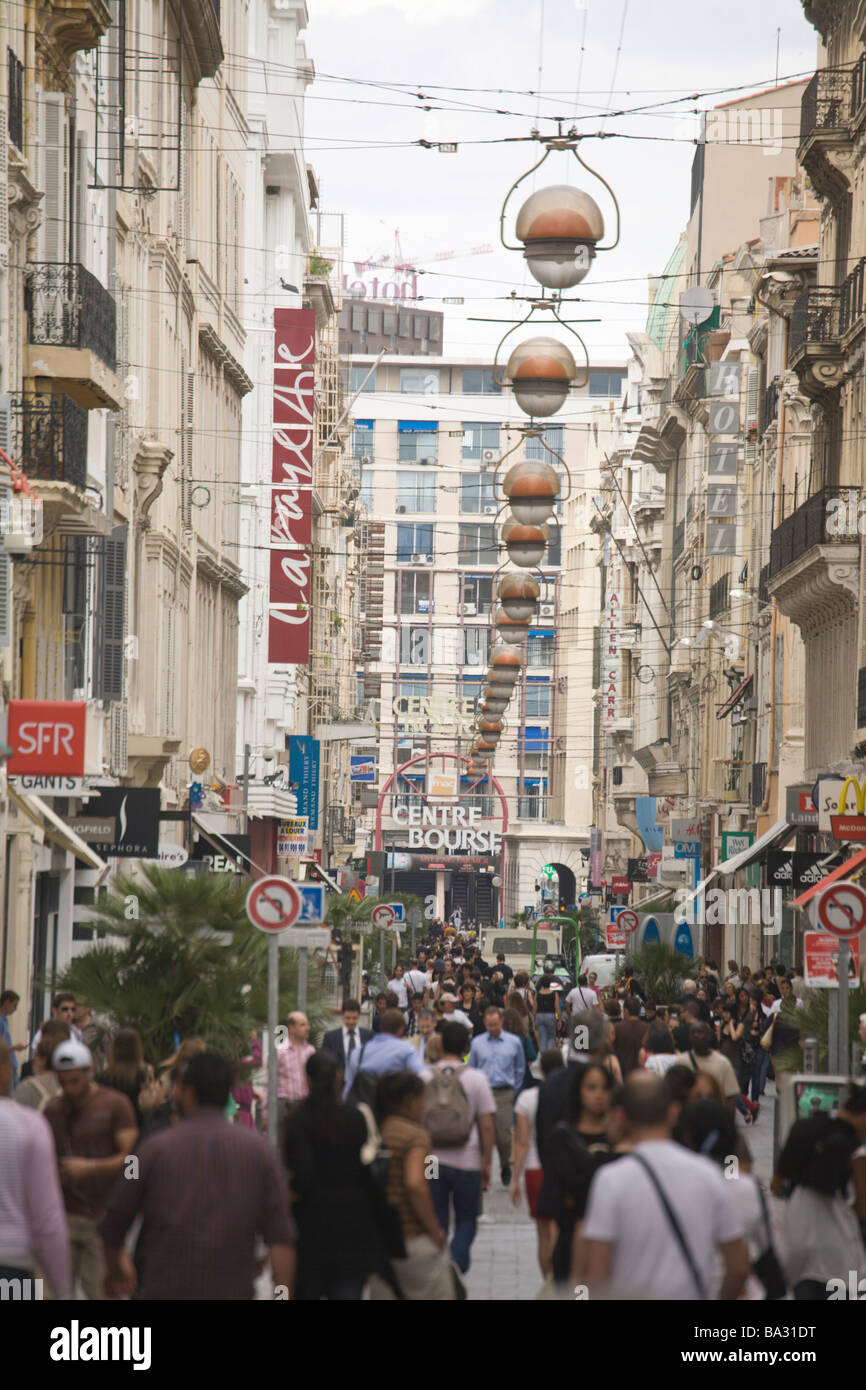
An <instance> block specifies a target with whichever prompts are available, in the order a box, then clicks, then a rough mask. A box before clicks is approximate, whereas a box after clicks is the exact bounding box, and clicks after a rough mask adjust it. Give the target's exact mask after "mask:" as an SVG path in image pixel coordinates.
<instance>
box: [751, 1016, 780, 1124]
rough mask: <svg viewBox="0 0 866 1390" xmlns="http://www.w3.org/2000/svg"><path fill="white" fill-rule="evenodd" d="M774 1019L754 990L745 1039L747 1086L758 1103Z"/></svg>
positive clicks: (765, 1076)
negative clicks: (748, 1057)
mask: <svg viewBox="0 0 866 1390" xmlns="http://www.w3.org/2000/svg"><path fill="white" fill-rule="evenodd" d="M775 1022H776V1020H775V1017H774V1016H773V1017H770V1016H769V1015H768V1014H767V1013H766V1011H765V1009H764V996H763V994H762V992H761V990H759V989H756V990H755V991H754V992H753V994H752V1008H751V1011H750V1013H749V1016H748V1019H747V1021H746V1030H745V1034H744V1036H745V1039H746V1042H747V1043H748V1045H749V1046H748V1048H746V1049H744V1051H748V1052H749V1053H750V1054H751V1073H750V1076H749V1084H750V1086H751V1091H752V1097H751V1098H752V1100H753V1101H754V1102H756V1103H760V1100H761V1096H762V1095H763V1094H764V1087H765V1086H766V1084H767V1073H768V1071H769V1070H770V1047H771V1045H772V1042H773V1028H774V1026H775ZM757 1115H758V1112H757V1110H756V1111H755V1114H754V1117H753V1118H755V1119H757Z"/></svg>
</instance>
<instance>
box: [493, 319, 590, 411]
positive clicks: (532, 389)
mask: <svg viewBox="0 0 866 1390" xmlns="http://www.w3.org/2000/svg"><path fill="white" fill-rule="evenodd" d="M505 375H506V377H507V378H508V380H509V381H510V382H511V389H512V390H513V392H514V399H515V400H516V401H517V404H518V405H519V406H520V409H521V410H523V411H525V413H526V414H527V415H531V416H532V417H533V418H535V417H540V418H544V417H545V416H547V415H555V414H556V412H557V410H559V408H560V406H561V405H562V404H563V403H564V401H565V398H566V396H567V395H568V390H569V387H570V386H571V383H572V382H573V381H574V379H575V377H576V376H577V367H576V366H575V362H574V358H573V357H572V355H571V353H570V352H569V350H568V348H567V347H566V346H565V344H564V343H561V342H559V340H558V339H557V338H528V339H527V341H526V342H525V343H521V344H520V345H519V347H516V348H515V349H514V351H513V352H512V354H511V356H510V357H509V359H508V365H507V366H506V368H505Z"/></svg>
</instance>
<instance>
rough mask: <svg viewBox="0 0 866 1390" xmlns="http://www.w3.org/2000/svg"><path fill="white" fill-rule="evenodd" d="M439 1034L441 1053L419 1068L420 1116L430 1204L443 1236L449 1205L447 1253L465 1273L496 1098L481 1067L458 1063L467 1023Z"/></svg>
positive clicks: (486, 1177)
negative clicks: (422, 1085)
mask: <svg viewBox="0 0 866 1390" xmlns="http://www.w3.org/2000/svg"><path fill="white" fill-rule="evenodd" d="M441 1039H442V1057H441V1058H440V1060H439V1061H438V1062H436V1063H435V1064H434V1065H433V1066H431V1067H428V1068H427V1069H426V1070H425V1071H424V1072H423V1077H424V1080H425V1081H426V1083H427V1087H426V1090H425V1093H424V1105H423V1110H422V1122H423V1124H424V1127H425V1129H426V1130H427V1132H428V1134H429V1135H430V1140H431V1143H432V1146H433V1147H432V1150H431V1157H432V1158H433V1160H434V1168H433V1177H432V1181H431V1184H430V1188H431V1196H432V1198H433V1207H434V1209H435V1211H436V1216H437V1219H438V1221H439V1224H440V1226H441V1227H442V1230H443V1231H444V1232H445V1234H446V1236H447V1234H448V1230H449V1227H450V1225H451V1216H452V1210H453V1217H454V1235H453V1236H452V1239H451V1247H450V1248H451V1258H452V1259H453V1261H454V1263H455V1264H456V1266H457V1268H458V1269H459V1270H460V1272H461V1274H465V1273H466V1271H467V1270H468V1268H469V1255H470V1250H471V1248H472V1242H473V1240H474V1239H475V1232H476V1229H477V1227H478V1217H479V1216H480V1215H481V1192H482V1189H486V1188H487V1187H488V1186H489V1185H490V1174H491V1167H492V1162H493V1141H494V1116H495V1115H496V1100H495V1097H494V1095H493V1092H492V1090H491V1089H490V1083H489V1081H488V1080H487V1077H486V1076H485V1075H484V1072H483V1071H481V1070H479V1069H476V1068H474V1067H468V1066H465V1065H464V1063H463V1058H464V1057H465V1056H466V1050H467V1048H468V1047H469V1030H468V1028H464V1027H463V1025H462V1023H445V1024H443V1027H442V1033H441Z"/></svg>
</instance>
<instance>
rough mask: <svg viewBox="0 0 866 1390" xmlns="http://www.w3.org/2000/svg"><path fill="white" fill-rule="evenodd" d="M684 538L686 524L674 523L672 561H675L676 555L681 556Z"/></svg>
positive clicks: (682, 522) (683, 522) (681, 522)
mask: <svg viewBox="0 0 866 1390" xmlns="http://www.w3.org/2000/svg"><path fill="white" fill-rule="evenodd" d="M685 538H686V523H685V521H678V522H677V523H676V525H675V526H674V544H673V558H674V559H676V558H677V556H678V555H681V554H682V551H683V546H684V544H685Z"/></svg>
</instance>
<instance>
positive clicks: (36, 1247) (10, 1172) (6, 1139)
mask: <svg viewBox="0 0 866 1390" xmlns="http://www.w3.org/2000/svg"><path fill="white" fill-rule="evenodd" d="M11 1086H12V1051H11V1048H9V1046H8V1045H7V1044H6V1043H2V1044H0V1173H2V1175H3V1179H2V1182H0V1278H2V1279H19V1280H21V1285H22V1287H21V1297H22V1298H25V1299H26V1298H27V1297H28V1296H29V1297H30V1298H37V1297H41V1296H42V1295H41V1290H40V1289H39V1286H38V1284H37V1283H35V1282H34V1276H35V1270H36V1261H37V1259H38V1260H39V1263H40V1265H41V1268H42V1269H44V1271H45V1273H46V1275H47V1276H48V1282H49V1284H50V1285H51V1291H52V1293H53V1294H54V1297H55V1298H68V1297H69V1295H70V1292H71V1290H70V1287H69V1237H68V1233H67V1228H66V1211H65V1209H64V1206H63V1196H62V1194H61V1191H60V1179H59V1177H58V1174H57V1159H56V1157H55V1151H54V1138H53V1135H52V1133H51V1129H50V1128H49V1125H48V1123H47V1121H46V1120H44V1119H43V1117H42V1116H41V1115H40V1114H39V1112H38V1111H37V1110H31V1109H30V1107H29V1106H27V1105H16V1103H15V1101H14V1100H10V1099H9V1092H10V1089H11Z"/></svg>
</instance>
